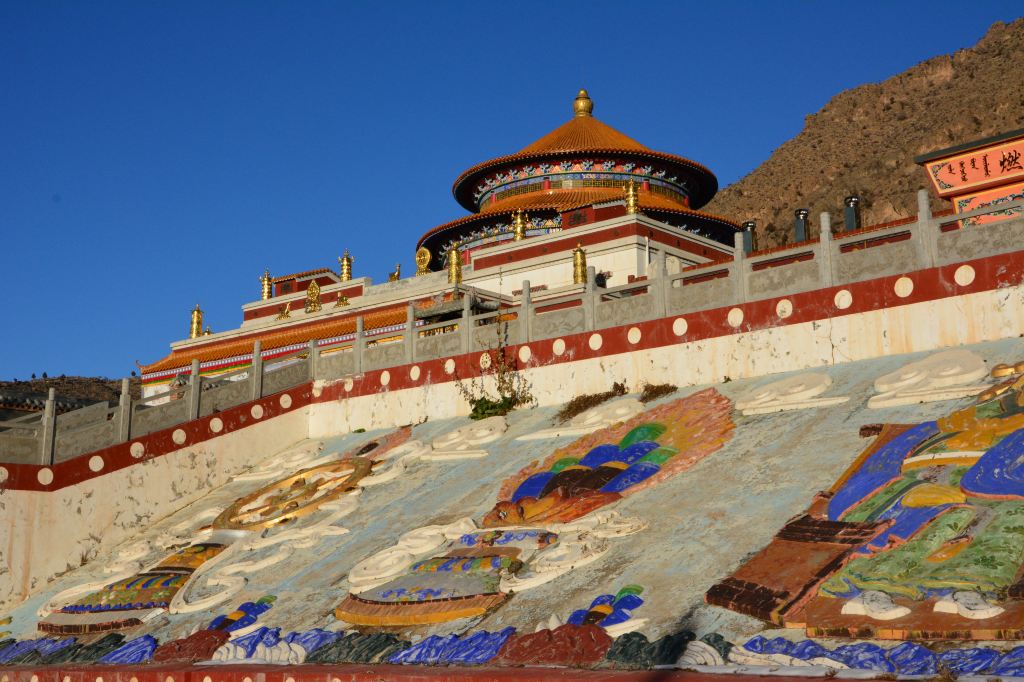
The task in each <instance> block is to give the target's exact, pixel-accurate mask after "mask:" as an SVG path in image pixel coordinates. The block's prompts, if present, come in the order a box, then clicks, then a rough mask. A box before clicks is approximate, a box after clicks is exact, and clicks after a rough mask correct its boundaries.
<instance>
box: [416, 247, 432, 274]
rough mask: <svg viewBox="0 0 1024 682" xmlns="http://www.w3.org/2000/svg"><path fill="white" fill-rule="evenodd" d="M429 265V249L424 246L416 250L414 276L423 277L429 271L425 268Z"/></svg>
mask: <svg viewBox="0 0 1024 682" xmlns="http://www.w3.org/2000/svg"><path fill="white" fill-rule="evenodd" d="M429 265H430V249H428V248H427V247H425V246H421V247H420V248H418V249H416V276H417V277H419V276H420V275H425V274H427V273H428V272H430V270H429V269H428V268H427V266H429Z"/></svg>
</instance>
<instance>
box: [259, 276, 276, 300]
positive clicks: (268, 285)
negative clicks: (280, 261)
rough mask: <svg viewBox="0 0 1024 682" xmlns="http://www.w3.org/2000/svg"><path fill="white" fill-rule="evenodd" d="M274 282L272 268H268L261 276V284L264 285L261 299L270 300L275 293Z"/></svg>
mask: <svg viewBox="0 0 1024 682" xmlns="http://www.w3.org/2000/svg"><path fill="white" fill-rule="evenodd" d="M273 282H274V280H273V279H272V278H271V277H270V268H267V269H266V270H264V271H263V276H262V277H260V284H261V285H262V286H261V291H260V300H263V301H269V300H270V297H271V296H273V295H274V290H273V287H272V285H273Z"/></svg>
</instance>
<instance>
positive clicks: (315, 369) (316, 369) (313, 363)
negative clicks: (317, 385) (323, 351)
mask: <svg viewBox="0 0 1024 682" xmlns="http://www.w3.org/2000/svg"><path fill="white" fill-rule="evenodd" d="M319 374H320V342H319V341H317V340H316V339H310V341H309V380H310V381H316V378H317V376H318V375H319Z"/></svg>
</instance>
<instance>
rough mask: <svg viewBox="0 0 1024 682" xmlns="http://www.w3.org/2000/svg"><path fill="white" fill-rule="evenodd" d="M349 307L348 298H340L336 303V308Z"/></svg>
mask: <svg viewBox="0 0 1024 682" xmlns="http://www.w3.org/2000/svg"><path fill="white" fill-rule="evenodd" d="M347 305H348V296H338V300H337V301H336V302H335V303H334V307H335V308H344V307H345V306H347Z"/></svg>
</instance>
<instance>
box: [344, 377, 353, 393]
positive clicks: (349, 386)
mask: <svg viewBox="0 0 1024 682" xmlns="http://www.w3.org/2000/svg"><path fill="white" fill-rule="evenodd" d="M353 386H355V384H354V383H353V382H352V380H351V379H345V390H346V391H351V390H352V387H353Z"/></svg>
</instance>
